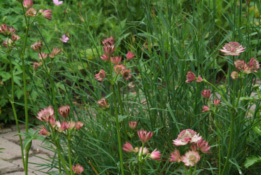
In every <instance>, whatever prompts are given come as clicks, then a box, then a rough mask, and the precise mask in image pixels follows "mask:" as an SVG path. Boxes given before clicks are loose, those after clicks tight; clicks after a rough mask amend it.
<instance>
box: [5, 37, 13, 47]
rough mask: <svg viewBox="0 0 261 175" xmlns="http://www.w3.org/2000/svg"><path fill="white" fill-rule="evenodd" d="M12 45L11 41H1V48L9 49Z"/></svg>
mask: <svg viewBox="0 0 261 175" xmlns="http://www.w3.org/2000/svg"><path fill="white" fill-rule="evenodd" d="M12 44H13V41H12V40H11V39H9V38H8V39H6V40H5V41H3V46H4V47H11V46H12Z"/></svg>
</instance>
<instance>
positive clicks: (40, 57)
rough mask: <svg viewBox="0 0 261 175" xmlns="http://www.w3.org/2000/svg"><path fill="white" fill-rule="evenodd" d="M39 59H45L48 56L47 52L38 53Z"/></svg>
mask: <svg viewBox="0 0 261 175" xmlns="http://www.w3.org/2000/svg"><path fill="white" fill-rule="evenodd" d="M38 55H39V60H42V59H45V58H47V57H48V54H47V53H39V54H38Z"/></svg>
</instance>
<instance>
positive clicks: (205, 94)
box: [201, 89, 211, 98]
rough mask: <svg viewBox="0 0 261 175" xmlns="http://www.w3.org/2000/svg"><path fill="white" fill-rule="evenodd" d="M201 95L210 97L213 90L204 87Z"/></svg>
mask: <svg viewBox="0 0 261 175" xmlns="http://www.w3.org/2000/svg"><path fill="white" fill-rule="evenodd" d="M201 95H202V96H203V97H205V98H209V97H210V95H211V91H210V90H209V89H204V90H203V91H202V92H201Z"/></svg>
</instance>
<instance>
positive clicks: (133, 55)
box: [126, 51, 135, 61]
mask: <svg viewBox="0 0 261 175" xmlns="http://www.w3.org/2000/svg"><path fill="white" fill-rule="evenodd" d="M134 57H135V54H134V53H132V52H131V51H128V53H127V55H126V58H127V60H128V61H129V60H131V59H132V58H134Z"/></svg>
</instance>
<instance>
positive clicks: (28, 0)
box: [23, 0, 33, 9]
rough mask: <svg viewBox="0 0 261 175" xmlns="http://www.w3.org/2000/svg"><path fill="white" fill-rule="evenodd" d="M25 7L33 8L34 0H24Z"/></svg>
mask: <svg viewBox="0 0 261 175" xmlns="http://www.w3.org/2000/svg"><path fill="white" fill-rule="evenodd" d="M23 6H24V8H27V9H28V8H31V7H32V6H33V1H32V0H24V2H23Z"/></svg>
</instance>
